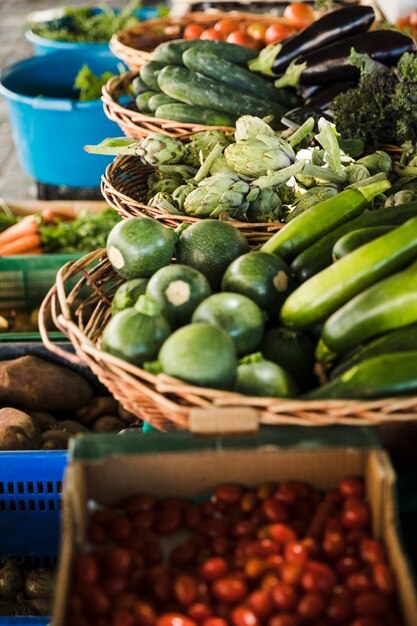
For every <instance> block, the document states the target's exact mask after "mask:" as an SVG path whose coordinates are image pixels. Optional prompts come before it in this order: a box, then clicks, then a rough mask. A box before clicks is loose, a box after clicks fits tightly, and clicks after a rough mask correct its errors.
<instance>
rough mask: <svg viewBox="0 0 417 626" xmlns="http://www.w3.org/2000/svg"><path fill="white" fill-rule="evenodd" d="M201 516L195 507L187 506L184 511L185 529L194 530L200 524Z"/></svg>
mask: <svg viewBox="0 0 417 626" xmlns="http://www.w3.org/2000/svg"><path fill="white" fill-rule="evenodd" d="M202 519H203V514H202V512H201V509H199V508H198V507H197V506H193V505H189V506H187V507H186V508H185V510H184V523H185V526H186V527H187V528H190V529H194V528H196V527H197V526H198V525H199V524H201V522H202Z"/></svg>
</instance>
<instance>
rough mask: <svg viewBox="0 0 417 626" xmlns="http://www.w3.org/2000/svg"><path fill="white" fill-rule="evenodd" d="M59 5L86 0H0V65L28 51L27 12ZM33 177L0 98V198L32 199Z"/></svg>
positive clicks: (75, 3) (73, 4) (34, 191)
mask: <svg viewBox="0 0 417 626" xmlns="http://www.w3.org/2000/svg"><path fill="white" fill-rule="evenodd" d="M62 4H71V5H72V6H75V5H85V4H87V2H86V0H71V1H70V2H62V0H55V1H54V0H0V68H3V67H4V66H6V65H9V64H10V63H14V62H15V61H18V60H20V59H23V58H25V57H27V56H30V55H31V54H32V49H31V46H30V45H29V43H27V42H26V39H25V37H24V31H25V22H26V17H27V15H28V13H30V12H31V11H37V10H41V9H47V8H50V7H54V6H57V5H58V6H59V5H62ZM36 193H37V192H36V186H35V184H34V182H33V179H32V178H30V177H29V176H27V175H26V174H25V173H24V172H22V170H21V168H20V166H19V163H18V160H17V156H16V152H15V150H14V147H13V139H12V135H11V131H10V126H9V123H8V117H7V110H6V104H5V102H4V100H3V99H2V98H0V197H1V198H5V199H6V200H12V199H19V198H20V199H22V198H35V197H36Z"/></svg>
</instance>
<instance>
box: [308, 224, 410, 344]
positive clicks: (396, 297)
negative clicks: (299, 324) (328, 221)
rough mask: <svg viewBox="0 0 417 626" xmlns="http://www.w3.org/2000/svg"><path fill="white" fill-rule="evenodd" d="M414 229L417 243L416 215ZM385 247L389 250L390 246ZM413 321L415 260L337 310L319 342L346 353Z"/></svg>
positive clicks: (325, 326) (324, 328)
mask: <svg viewBox="0 0 417 626" xmlns="http://www.w3.org/2000/svg"><path fill="white" fill-rule="evenodd" d="M414 229H415V242H416V244H417V218H416V219H415V221H414ZM397 230H399V228H398V229H397ZM368 245H370V244H368ZM386 249H387V251H388V250H389V247H388V246H387V248H386ZM352 254H354V253H352ZM416 256H417V245H415V248H414V257H416ZM347 258H348V257H346V259H347ZM372 282H374V281H372ZM415 322H417V262H414V263H412V264H411V265H410V266H409V267H408V268H407V269H405V270H403V271H402V272H398V273H397V274H394V275H393V276H389V277H388V278H385V279H384V280H382V281H381V282H377V283H376V284H373V285H372V287H369V289H366V290H365V291H362V293H359V294H358V295H357V296H356V297H355V298H353V299H352V300H350V301H349V302H347V304H345V305H344V306H343V307H342V308H341V309H339V310H338V311H336V313H334V314H333V315H332V316H331V317H329V319H328V320H327V321H326V323H325V324H324V326H323V330H322V343H324V346H325V347H327V348H328V349H329V350H330V351H331V352H334V353H336V354H338V355H341V354H346V353H347V352H349V351H350V350H353V349H354V348H356V347H357V346H359V345H360V344H363V343H365V342H367V341H369V340H370V339H373V338H374V337H377V336H378V335H382V334H383V333H386V332H388V331H390V330H393V329H394V328H401V327H404V326H408V325H409V324H414V323H415ZM320 345H322V344H320ZM324 349H326V348H324ZM320 354H321V352H320Z"/></svg>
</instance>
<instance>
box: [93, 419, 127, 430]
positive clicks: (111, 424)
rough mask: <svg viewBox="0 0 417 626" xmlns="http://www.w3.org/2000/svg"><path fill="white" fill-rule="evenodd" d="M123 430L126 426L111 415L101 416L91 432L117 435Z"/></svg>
mask: <svg viewBox="0 0 417 626" xmlns="http://www.w3.org/2000/svg"><path fill="white" fill-rule="evenodd" d="M123 428H126V424H125V423H124V422H123V421H122V420H121V419H119V418H118V417H114V416H113V415H103V417H99V418H98V420H97V421H96V422H94V426H93V431H94V432H95V433H119V432H120V431H121V430H123Z"/></svg>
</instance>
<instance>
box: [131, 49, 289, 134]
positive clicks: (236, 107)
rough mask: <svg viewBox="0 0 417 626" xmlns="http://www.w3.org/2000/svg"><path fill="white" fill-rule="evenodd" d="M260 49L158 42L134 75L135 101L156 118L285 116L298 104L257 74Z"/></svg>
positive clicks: (211, 120) (204, 120) (217, 122)
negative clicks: (253, 63)
mask: <svg viewBox="0 0 417 626" xmlns="http://www.w3.org/2000/svg"><path fill="white" fill-rule="evenodd" d="M254 57H256V52H255V51H254V50H252V49H250V48H246V47H245V46H237V45H234V44H229V43H226V42H223V41H200V40H186V39H178V40H174V41H169V42H165V43H162V44H160V45H159V46H158V47H157V48H156V49H155V51H154V55H153V60H152V61H150V62H148V63H145V64H144V65H143V66H142V67H141V69H140V75H139V76H138V77H137V78H135V79H134V80H133V83H132V88H133V91H134V93H135V95H136V106H137V108H138V110H139V111H140V112H141V113H144V114H146V115H154V116H155V117H156V118H160V119H161V118H162V119H169V120H174V121H178V122H188V123H195V124H204V125H208V126H228V127H233V126H234V124H235V121H236V119H237V118H238V117H239V116H240V115H257V116H259V117H265V116H271V118H272V119H273V120H274V125H275V126H279V123H280V120H281V117H282V116H283V115H284V114H285V113H286V111H288V110H289V109H291V108H294V106H297V104H298V103H299V100H298V98H297V97H296V96H295V95H294V93H293V92H291V91H290V90H286V89H278V88H276V87H274V85H273V84H272V83H271V82H269V81H268V80H267V79H266V78H264V77H261V76H259V75H256V74H254V73H253V72H251V71H249V69H248V68H247V63H248V61H250V60H251V59H253V58H254Z"/></svg>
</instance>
